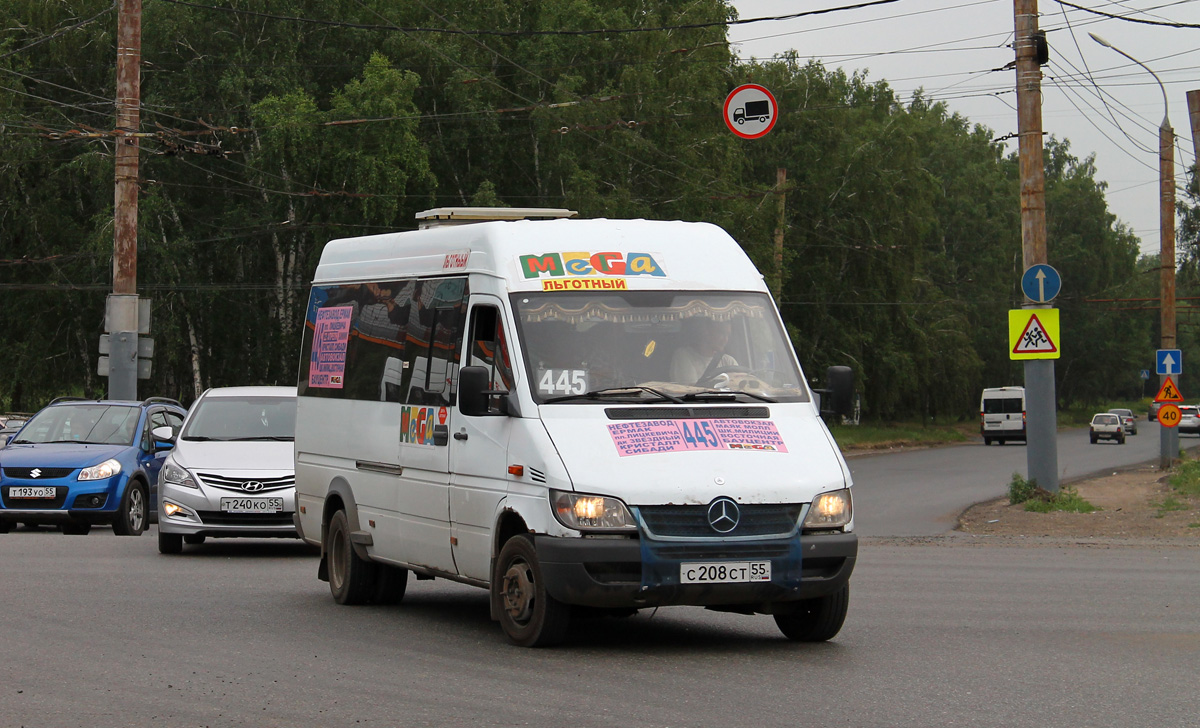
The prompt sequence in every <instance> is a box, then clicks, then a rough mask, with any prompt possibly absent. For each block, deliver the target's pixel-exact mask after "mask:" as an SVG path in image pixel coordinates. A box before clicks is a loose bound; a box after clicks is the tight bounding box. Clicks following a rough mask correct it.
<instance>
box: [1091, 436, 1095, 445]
mask: <svg viewBox="0 0 1200 728" xmlns="http://www.w3.org/2000/svg"><path fill="white" fill-rule="evenodd" d="M1092 444H1093V445H1095V444H1096V436H1095V435H1092Z"/></svg>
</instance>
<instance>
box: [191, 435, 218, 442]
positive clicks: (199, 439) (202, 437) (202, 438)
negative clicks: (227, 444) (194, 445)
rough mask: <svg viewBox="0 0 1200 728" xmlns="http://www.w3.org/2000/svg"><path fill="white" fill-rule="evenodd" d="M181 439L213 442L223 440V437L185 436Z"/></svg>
mask: <svg viewBox="0 0 1200 728" xmlns="http://www.w3.org/2000/svg"><path fill="white" fill-rule="evenodd" d="M183 439H185V440H187V441H189V442H192V441H195V442H212V441H213V440H224V439H225V438H223V437H208V436H207V435H187V436H185V437H184V438H183Z"/></svg>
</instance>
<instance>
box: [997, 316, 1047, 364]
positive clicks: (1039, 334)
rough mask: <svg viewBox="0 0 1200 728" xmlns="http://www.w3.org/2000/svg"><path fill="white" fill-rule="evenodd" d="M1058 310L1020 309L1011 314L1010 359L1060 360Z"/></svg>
mask: <svg viewBox="0 0 1200 728" xmlns="http://www.w3.org/2000/svg"><path fill="white" fill-rule="evenodd" d="M1058 334H1059V327H1058V309H1057V308H1020V309H1015V310H1010V311H1009V312H1008V352H1009V354H1008V358H1009V359H1057V358H1059V350H1058V349H1059V346H1058V343H1059V340H1058Z"/></svg>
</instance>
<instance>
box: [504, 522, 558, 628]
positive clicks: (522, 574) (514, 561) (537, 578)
mask: <svg viewBox="0 0 1200 728" xmlns="http://www.w3.org/2000/svg"><path fill="white" fill-rule="evenodd" d="M492 599H493V603H494V604H495V605H496V607H497V609H496V613H498V614H499V615H500V626H501V628H503V629H504V634H505V635H507V636H508V639H509V641H510V642H512V643H513V644H514V645H517V646H519V647H547V646H550V645H556V644H558V643H560V642H562V641H563V639H565V638H566V636H567V627H569V626H570V622H571V608H570V607H569V606H567V605H566V604H563V603H562V602H560V601H558V600H557V599H555V598H554V597H552V596H550V594H549V593H547V591H546V582H545V578H544V577H543V575H542V567H541V564H539V563H538V558H537V550H536V549H535V548H534V546H533V542H532V541H530V540H529V539H528V538H527V537H525V536H514V537H513V538H510V539H509V540H508V541H507V542H505V544H504V548H502V549H500V556H499V558H497V559H496V571H495V573H493V574H492Z"/></svg>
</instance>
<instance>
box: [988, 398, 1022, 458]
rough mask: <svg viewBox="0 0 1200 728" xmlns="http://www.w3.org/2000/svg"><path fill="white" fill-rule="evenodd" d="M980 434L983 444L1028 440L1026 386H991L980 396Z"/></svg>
mask: <svg viewBox="0 0 1200 728" xmlns="http://www.w3.org/2000/svg"><path fill="white" fill-rule="evenodd" d="M979 434H980V435H982V436H983V444H984V445H991V444H992V443H993V442H996V443H999V444H1001V445H1003V444H1004V443H1005V442H1008V441H1017V440H1019V441H1021V442H1025V441H1026V434H1025V388H1024V387H989V388H988V389H985V390H983V394H982V395H981V396H980V398H979Z"/></svg>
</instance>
